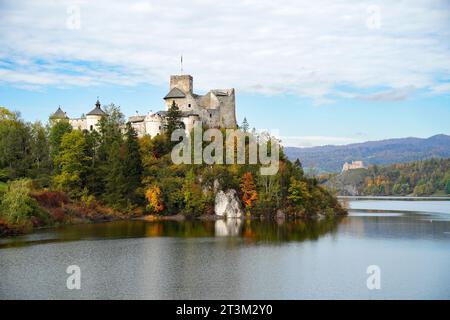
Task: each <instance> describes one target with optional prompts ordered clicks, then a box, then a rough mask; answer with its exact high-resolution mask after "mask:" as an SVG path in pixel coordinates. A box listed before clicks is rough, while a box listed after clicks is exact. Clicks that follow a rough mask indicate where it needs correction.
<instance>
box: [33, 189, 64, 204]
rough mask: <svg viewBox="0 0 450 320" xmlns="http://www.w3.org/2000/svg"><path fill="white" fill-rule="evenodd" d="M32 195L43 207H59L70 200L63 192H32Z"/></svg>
mask: <svg viewBox="0 0 450 320" xmlns="http://www.w3.org/2000/svg"><path fill="white" fill-rule="evenodd" d="M31 196H32V197H33V198H34V199H36V200H37V202H39V203H40V204H41V205H42V206H43V207H46V208H58V207H61V206H62V205H64V204H67V203H68V202H69V199H68V198H67V196H66V195H65V194H64V193H62V192H55V191H43V192H39V193H36V192H35V193H32V194H31Z"/></svg>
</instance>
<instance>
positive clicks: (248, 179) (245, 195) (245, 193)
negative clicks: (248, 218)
mask: <svg viewBox="0 0 450 320" xmlns="http://www.w3.org/2000/svg"><path fill="white" fill-rule="evenodd" d="M240 187H241V193H242V201H243V202H244V205H245V207H246V208H247V209H250V208H251V207H252V204H253V201H255V200H256V199H257V198H258V193H257V192H256V186H255V183H254V181H253V176H252V174H251V172H246V173H244V175H243V176H242V180H241V184H240Z"/></svg>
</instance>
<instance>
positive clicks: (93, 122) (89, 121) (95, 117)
mask: <svg viewBox="0 0 450 320" xmlns="http://www.w3.org/2000/svg"><path fill="white" fill-rule="evenodd" d="M104 115H106V113H105V112H104V111H103V110H102V108H101V104H100V101H99V100H98V99H97V102H96V103H95V108H94V109H92V110H91V111H90V112H89V113H87V114H86V129H87V130H89V131H92V130H96V129H97V123H98V122H99V121H100V119H101V118H102V117H103V116H104Z"/></svg>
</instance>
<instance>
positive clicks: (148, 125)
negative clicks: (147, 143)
mask: <svg viewBox="0 0 450 320" xmlns="http://www.w3.org/2000/svg"><path fill="white" fill-rule="evenodd" d="M144 122H145V132H146V134H148V135H150V136H151V137H154V136H157V135H158V134H160V133H162V132H163V130H164V123H163V120H162V119H161V118H160V117H158V116H147V117H146V118H145V121H144Z"/></svg>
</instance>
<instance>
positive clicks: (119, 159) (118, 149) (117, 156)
mask: <svg viewBox="0 0 450 320" xmlns="http://www.w3.org/2000/svg"><path fill="white" fill-rule="evenodd" d="M105 182H106V185H105V194H104V198H105V200H106V202H107V203H108V204H109V205H110V206H111V207H113V208H116V209H124V208H126V206H127V200H126V196H125V195H126V193H127V178H126V176H125V165H124V156H123V146H122V145H121V144H120V142H119V141H115V142H113V144H112V145H111V148H110V149H109V154H108V161H107V175H106V178H105Z"/></svg>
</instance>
